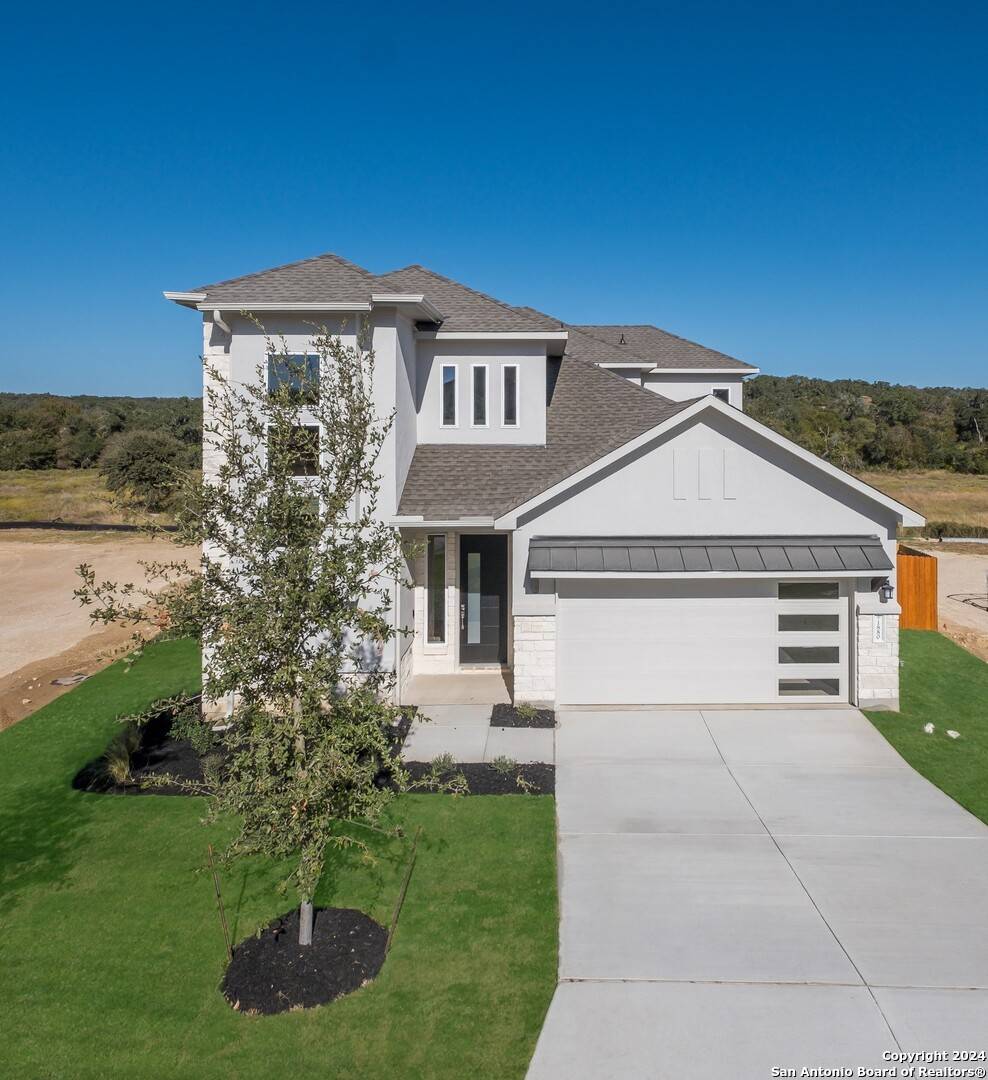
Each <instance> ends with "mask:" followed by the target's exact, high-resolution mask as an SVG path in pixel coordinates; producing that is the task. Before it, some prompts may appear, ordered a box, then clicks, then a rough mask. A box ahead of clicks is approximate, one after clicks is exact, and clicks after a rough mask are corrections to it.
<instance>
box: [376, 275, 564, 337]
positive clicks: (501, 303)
mask: <svg viewBox="0 0 988 1080" xmlns="http://www.w3.org/2000/svg"><path fill="white" fill-rule="evenodd" d="M403 270H421V271H422V272H423V273H425V274H429V276H430V277H434V278H438V279H439V280H440V281H444V282H445V283H446V284H447V285H455V286H456V287H457V288H458V289H466V290H467V292H471V293H473V294H474V296H479V297H481V298H482V299H484V300H489V301H490V302H491V303H492V304H497V306H498V307H501V308H504V310H505V311H512V312H516V313H517V312H518V311H520V310H523V309H522V308H519V307H518V306H517V305H515V304H509V303H508V302H507V301H506V300H499V299H498V298H497V297H496V296H491V295H490V293H485V292H481V291H480V289H475V288H474V287H473V286H472V285H465V284H464V283H463V282H462V281H457V280H456V279H455V278H451V277H447V276H446V275H445V274H440V273H439V272H438V271H436V270H430V269H429V267H428V266H423V265H422V264H421V263H410V264H409V265H408V266H403V267H401V268H400V269H399V270H392V271H390V274H400V273H401V272H402V271H403ZM390 274H382V275H381V276H382V277H389V276H390ZM524 310H528V311H535V308H527V309H524ZM536 314H537V315H542V317H543V318H546V319H555V318H556V317H555V316H554V315H545V314H544V313H543V312H541V311H537V312H536ZM556 321H557V322H558V323H559V325H560V326H563V325H564V324H563V321H562V319H556Z"/></svg>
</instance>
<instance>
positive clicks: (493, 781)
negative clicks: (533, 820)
mask: <svg viewBox="0 0 988 1080" xmlns="http://www.w3.org/2000/svg"><path fill="white" fill-rule="evenodd" d="M431 768H432V766H431V764H430V763H429V762H428V761H406V762H405V769H406V770H407V772H408V775H409V776H410V777H411V778H412V780H421V779H422V777H424V776H426V775H428V773H429V770H430V769H431ZM452 771H453V772H454V773H455V772H460V773H463V776H464V778H465V779H466V782H467V787H468V788H469V791H468V794H470V795H525V794H532V795H554V794H555V793H556V767H555V765H539V764H536V765H518V766H517V767H516V768H515V769H514V770H512V771H511V772H510V773H507V774H505V773H501V772H498V771H497V769H495V768H494V767H493V766H492V765H487V764H485V763H484V762H477V761H460V762H457V763H456V764H455V765H454V766H453V770H452ZM519 775H521V776H522V777H523V779H524V780H525V781H526V782H527V783H529V784H531V785H532V787H531V790H530V792H526V790H525V789H524V788H522V787H519V785H518V776H519ZM416 791H417V792H418V793H422V794H426V795H428V794H432V792H431V791H430V789H429V788H417V789H416Z"/></svg>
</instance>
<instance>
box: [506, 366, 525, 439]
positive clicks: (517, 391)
mask: <svg viewBox="0 0 988 1080" xmlns="http://www.w3.org/2000/svg"><path fill="white" fill-rule="evenodd" d="M509 368H511V369H512V370H513V371H514V373H515V422H514V423H513V424H509V423H508V421H507V420H505V418H504V416H505V406H506V405H507V404H508V395H507V391H506V390H505V384H506V382H507V375H506V372H507V370H508V369H509ZM501 427H504V428H512V429H514V428H520V427H521V365H520V364H502V365H501Z"/></svg>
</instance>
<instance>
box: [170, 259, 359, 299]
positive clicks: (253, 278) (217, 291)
mask: <svg viewBox="0 0 988 1080" xmlns="http://www.w3.org/2000/svg"><path fill="white" fill-rule="evenodd" d="M191 291H192V292H197V293H205V294H206V299H207V300H208V301H210V302H213V303H225V302H229V303H235V304H239V305H240V306H241V307H248V306H249V305H250V304H252V303H253V304H264V303H268V304H273V303H298V304H318V303H322V302H323V301H325V302H327V303H344V302H347V301H351V300H353V301H359V302H361V303H367V302H369V301H370V298H371V293H372V292H373V291H374V275H373V274H370V273H368V272H367V271H366V270H364V269H362V268H361V267H359V266H356V265H355V264H354V263H352V262H347V260H346V259H341V258H340V257H339V255H331V254H327V255H317V256H316V257H315V258H313V259H302V260H301V261H300V262H293V263H286V264H285V265H284V266H275V267H273V268H272V269H270V270H260V271H258V272H257V273H256V274H244V275H243V276H242V277H235V278H229V279H228V280H226V281H218V282H216V283H215V284H213V285H201V286H200V287H199V288H198V289H192V290H191Z"/></svg>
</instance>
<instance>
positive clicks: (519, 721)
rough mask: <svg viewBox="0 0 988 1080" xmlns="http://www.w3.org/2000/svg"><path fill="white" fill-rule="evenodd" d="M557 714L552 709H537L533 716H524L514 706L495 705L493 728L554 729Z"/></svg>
mask: <svg viewBox="0 0 988 1080" xmlns="http://www.w3.org/2000/svg"><path fill="white" fill-rule="evenodd" d="M555 726H556V714H555V712H553V710H552V709H536V710H535V714H534V715H533V716H522V715H520V714H519V712H518V710H517V709H516V708H515V706H514V705H504V704H502V705H495V706H494V711H493V712H492V713H491V727H528V728H533V727H534V728H554V727H555Z"/></svg>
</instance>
